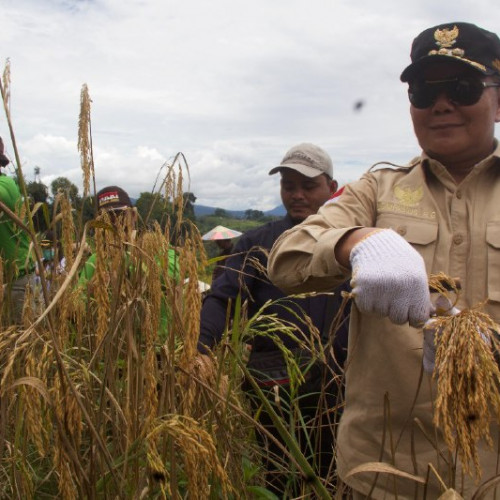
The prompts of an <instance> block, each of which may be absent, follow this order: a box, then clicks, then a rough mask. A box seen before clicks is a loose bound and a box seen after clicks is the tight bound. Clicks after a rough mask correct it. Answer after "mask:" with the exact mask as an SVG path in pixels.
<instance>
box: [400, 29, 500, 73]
mask: <svg viewBox="0 0 500 500" xmlns="http://www.w3.org/2000/svg"><path fill="white" fill-rule="evenodd" d="M410 57H411V60H412V63H411V64H410V65H409V66H408V67H407V68H405V70H404V71H403V72H402V73H401V81H402V82H409V81H412V80H414V79H415V77H417V76H418V74H419V73H420V71H421V70H422V69H423V68H424V67H425V66H426V65H427V64H429V63H432V62H434V61H450V60H452V61H456V62H458V63H461V64H464V65H465V66H468V67H470V68H473V69H474V70H476V71H478V72H479V73H481V74H483V75H499V76H500V39H499V38H498V36H497V35H496V34H495V33H491V32H490V31H486V30H485V29H483V28H480V27H478V26H476V25H475V24H471V23H446V24H440V25H438V26H434V27H432V28H428V29H426V30H425V31H422V33H420V35H418V36H417V38H415V40H413V44H412V46H411V53H410Z"/></svg>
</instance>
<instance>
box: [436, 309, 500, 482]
mask: <svg viewBox="0 0 500 500" xmlns="http://www.w3.org/2000/svg"><path fill="white" fill-rule="evenodd" d="M483 306H484V304H479V305H477V306H475V307H473V308H471V309H466V310H463V311H462V312H460V313H459V314H457V315H455V316H443V317H438V318H437V319H436V329H437V330H440V334H439V335H436V363H435V366H436V369H435V371H434V377H435V378H437V398H436V408H435V415H434V421H435V424H436V425H437V426H438V427H440V428H441V429H442V431H443V435H444V439H445V441H446V444H447V445H448V447H449V449H450V450H456V452H457V453H458V457H459V458H460V460H461V462H462V465H463V468H464V471H465V472H466V473H468V474H470V475H471V476H475V477H476V478H480V477H481V467H480V463H479V455H478V449H477V444H478V441H479V440H480V439H484V440H485V441H486V442H487V443H488V444H490V445H492V444H493V442H492V438H491V434H490V424H491V422H492V421H493V420H498V418H499V416H500V394H499V391H498V387H499V385H500V370H499V368H498V365H497V362H496V360H495V352H498V341H497V339H496V337H495V334H494V333H492V332H494V331H496V330H497V328H498V326H497V325H496V323H495V322H494V321H493V320H492V319H491V317H490V316H489V315H488V314H486V313H485V312H483V311H482V310H481V309H482V307H483Z"/></svg>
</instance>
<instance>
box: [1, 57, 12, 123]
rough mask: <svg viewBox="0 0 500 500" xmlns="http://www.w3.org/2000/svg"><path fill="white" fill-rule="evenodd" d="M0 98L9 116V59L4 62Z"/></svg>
mask: <svg viewBox="0 0 500 500" xmlns="http://www.w3.org/2000/svg"><path fill="white" fill-rule="evenodd" d="M2 90H3V93H2V98H3V104H4V108H5V110H6V111H7V113H8V114H10V59H7V60H6V61H5V67H4V70H3V75H2Z"/></svg>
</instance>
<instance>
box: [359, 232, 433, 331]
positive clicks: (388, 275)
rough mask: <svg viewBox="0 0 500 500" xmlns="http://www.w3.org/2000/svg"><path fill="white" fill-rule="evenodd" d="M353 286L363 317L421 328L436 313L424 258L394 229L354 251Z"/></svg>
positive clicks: (370, 238)
mask: <svg viewBox="0 0 500 500" xmlns="http://www.w3.org/2000/svg"><path fill="white" fill-rule="evenodd" d="M350 261H351V267H352V279H351V286H352V292H353V294H354V300H355V302H356V306H357V307H358V309H359V310H360V311H361V312H362V313H374V314H379V315H381V316H388V317H389V319H390V320H391V321H392V322H393V323H397V324H403V323H406V322H407V321H409V323H410V325H411V326H415V327H418V326H421V325H422V324H423V323H425V322H426V321H427V320H428V319H429V316H430V313H431V311H432V309H433V306H432V303H431V298H430V293H429V283H428V277H427V271H426V269H425V263H424V260H423V259H422V257H421V256H420V254H419V253H418V252H417V251H416V250H415V249H414V248H413V247H412V246H411V245H410V244H409V243H408V242H407V241H406V240H405V239H404V238H403V237H401V236H399V235H398V234H397V233H396V232H395V231H393V230H391V229H383V230H380V231H376V232H373V233H371V234H369V235H368V236H367V237H366V238H364V239H362V240H361V241H360V242H359V243H357V244H356V245H354V247H353V248H352V250H351V256H350Z"/></svg>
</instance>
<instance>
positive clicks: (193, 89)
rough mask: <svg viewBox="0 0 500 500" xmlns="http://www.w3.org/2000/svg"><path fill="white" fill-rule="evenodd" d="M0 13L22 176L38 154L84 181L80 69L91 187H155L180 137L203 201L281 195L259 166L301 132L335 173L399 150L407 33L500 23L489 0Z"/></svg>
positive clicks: (28, 5) (225, 202) (225, 0)
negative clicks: (88, 101)
mask: <svg viewBox="0 0 500 500" xmlns="http://www.w3.org/2000/svg"><path fill="white" fill-rule="evenodd" d="M2 14H3V19H4V22H3V25H2V30H1V31H0V51H1V52H0V60H5V59H6V58H7V57H10V59H11V66H12V68H11V69H12V89H11V92H12V100H11V105H12V116H13V121H14V128H15V133H16V138H17V142H18V146H19V149H20V152H21V157H22V161H23V167H24V169H25V174H26V175H27V176H28V177H29V176H30V175H32V172H33V168H34V167H35V166H39V167H41V174H42V179H43V180H44V182H49V180H53V179H54V178H55V177H57V176H59V175H64V176H67V177H68V178H70V180H71V181H72V182H75V184H77V185H79V186H81V173H80V171H79V156H78V151H77V149H76V143H77V131H78V128H77V127H78V114H79V99H80V89H81V86H82V84H83V83H87V84H88V86H89V91H90V95H91V98H92V100H93V103H92V132H93V144H94V158H95V165H96V178H97V183H98V188H99V187H102V186H104V185H106V184H120V185H122V186H123V187H124V188H125V189H127V190H128V191H129V192H130V194H131V195H132V196H137V195H138V194H139V193H140V192H142V191H149V190H151V189H152V187H153V185H154V182H155V179H156V177H157V175H158V173H159V172H160V169H161V168H162V165H163V163H164V162H165V161H169V159H172V158H173V157H174V155H175V154H176V153H177V152H180V151H182V152H183V153H184V155H185V156H186V158H187V161H188V164H189V168H190V179H191V184H190V186H189V189H190V190H191V191H192V192H194V193H195V195H196V196H197V198H198V200H197V203H200V204H207V205H216V206H220V207H222V208H227V209H237V208H238V209H246V208H255V209H262V210H264V209H268V208H272V207H273V206H274V205H277V204H278V203H279V193H278V191H279V188H278V184H279V183H278V180H277V178H275V177H269V176H268V175H267V172H268V170H269V169H270V168H271V167H272V166H273V165H275V164H276V162H278V161H279V160H280V159H281V157H282V156H283V154H284V152H285V151H286V150H287V149H288V148H289V147H291V146H292V145H293V144H295V143H298V142H303V141H309V142H314V143H317V144H319V145H320V146H322V147H324V148H325V149H326V150H327V151H328V152H329V153H330V154H331V156H332V158H333V161H334V167H335V171H336V176H337V178H338V180H339V182H340V183H341V184H342V183H344V182H347V181H349V180H353V179H354V178H356V177H358V176H359V175H360V174H361V173H362V172H363V171H365V170H366V169H367V168H368V167H369V166H370V165H371V164H372V163H374V162H376V161H379V160H389V161H393V162H400V163H404V162H406V161H408V160H409V159H410V158H411V157H413V156H414V155H415V154H417V153H418V146H417V144H416V141H415V139H414V137H413V133H412V129H411V124H410V119H409V114H408V104H407V100H406V95H405V92H406V91H405V87H404V85H402V84H401V83H400V82H399V74H400V72H401V70H402V69H403V68H404V67H405V66H406V64H408V62H409V50H410V44H411V41H412V39H413V37H414V36H415V35H416V34H418V32H419V31H421V30H422V29H424V28H427V27H429V26H431V25H433V24H438V23H440V22H443V21H449V20H457V21H459V20H466V21H472V22H476V23H478V24H480V25H483V26H484V27H486V28H488V29H491V30H495V29H496V27H498V26H500V11H499V9H498V8H497V6H496V2H494V1H493V0H478V1H476V2H474V3H473V4H471V3H470V2H465V0H457V2H455V3H454V7H453V13H452V14H450V9H449V6H448V5H444V4H443V5H441V4H436V3H435V2H431V1H430V0H421V1H420V2H401V0H383V1H381V2H376V3H373V2H372V1H371V0H370V1H369V0H360V1H358V2H350V1H348V0H335V1H332V0H312V1H310V2H304V1H303V0H274V1H273V2H269V1H266V0H254V1H253V2H234V1H233V0H214V1H212V2H202V1H200V0H185V1H183V2H180V1H173V0H150V1H144V0H125V1H124V0H51V1H49V0H48V1H45V2H39V0H3V2H2ZM359 99H363V100H364V102H365V105H364V106H363V108H362V109H361V111H360V112H355V111H354V109H353V105H354V103H355V102H356V101H357V100H359ZM0 135H2V136H3V137H4V138H7V137H8V129H7V125H6V122H5V120H3V121H0ZM5 142H6V146H7V150H8V152H10V153H11V148H12V146H11V143H10V141H9V140H7V139H6V141H5ZM9 149H10V151H9Z"/></svg>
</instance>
